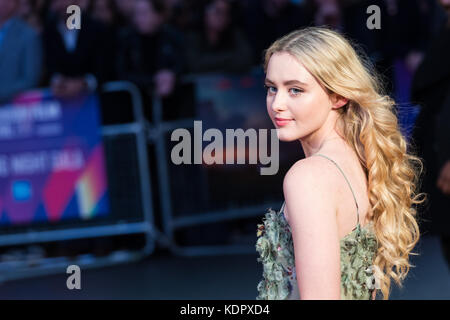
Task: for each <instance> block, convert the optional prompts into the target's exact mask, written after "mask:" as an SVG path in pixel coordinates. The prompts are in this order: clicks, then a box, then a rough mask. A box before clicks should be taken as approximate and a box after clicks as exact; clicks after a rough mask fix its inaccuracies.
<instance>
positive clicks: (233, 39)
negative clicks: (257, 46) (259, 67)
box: [186, 29, 252, 73]
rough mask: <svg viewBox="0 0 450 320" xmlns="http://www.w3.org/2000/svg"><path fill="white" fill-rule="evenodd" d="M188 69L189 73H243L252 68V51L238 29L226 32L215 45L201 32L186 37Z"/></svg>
mask: <svg viewBox="0 0 450 320" xmlns="http://www.w3.org/2000/svg"><path fill="white" fill-rule="evenodd" d="M186 42H187V44H188V45H187V48H186V50H187V59H188V69H189V72H191V73H205V72H245V71H248V70H249V69H250V67H251V66H252V51H251V47H250V46H249V44H248V42H247V40H246V38H245V37H244V35H243V34H242V33H241V32H240V31H239V30H238V29H231V30H229V31H226V32H225V34H224V35H223V36H222V39H221V41H220V42H219V43H218V44H217V45H211V44H209V43H208V41H207V40H206V37H205V36H204V34H203V33H201V32H195V33H194V32H191V33H190V34H189V35H188V36H187V40H186Z"/></svg>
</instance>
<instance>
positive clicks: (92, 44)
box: [43, 15, 112, 85]
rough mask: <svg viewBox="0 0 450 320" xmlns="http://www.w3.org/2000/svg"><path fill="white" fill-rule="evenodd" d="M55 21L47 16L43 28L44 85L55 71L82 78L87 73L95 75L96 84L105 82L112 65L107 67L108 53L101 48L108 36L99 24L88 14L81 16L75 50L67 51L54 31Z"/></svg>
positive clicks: (52, 17)
mask: <svg viewBox="0 0 450 320" xmlns="http://www.w3.org/2000/svg"><path fill="white" fill-rule="evenodd" d="M58 23H59V21H58V19H57V18H56V17H54V16H50V17H49V18H48V20H47V21H46V23H45V26H44V30H43V39H44V49H45V67H46V78H45V80H46V81H45V82H46V84H49V82H50V80H51V78H52V76H54V75H55V74H61V75H63V76H66V77H84V76H86V75H88V74H90V75H93V76H95V78H96V80H97V84H98V85H100V84H102V83H103V82H105V81H106V80H107V78H108V76H107V75H108V72H109V71H108V70H110V69H111V68H112V66H108V61H109V60H108V59H107V55H108V54H109V53H108V52H107V50H105V48H109V46H108V45H106V41H107V39H108V38H107V37H106V36H105V29H104V28H103V26H102V25H101V24H100V23H98V22H96V21H94V20H92V19H91V18H90V17H89V16H88V15H83V18H82V22H81V29H80V30H79V34H78V39H77V42H76V47H75V50H74V51H73V52H69V51H68V50H67V49H66V47H65V45H64V40H63V37H62V35H61V33H60V32H59V30H58Z"/></svg>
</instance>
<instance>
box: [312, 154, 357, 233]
mask: <svg viewBox="0 0 450 320" xmlns="http://www.w3.org/2000/svg"><path fill="white" fill-rule="evenodd" d="M313 156H322V157H324V158H327V159H328V160H330V161H331V162H333V163H334V164H335V165H336V167H337V168H338V169H339V171H341V173H342V175H343V176H344V178H345V181H347V184H348V186H349V187H350V191H351V192H352V195H353V199H355V204H356V218H357V225H359V207H358V202H357V201H356V197H355V193H354V192H353V189H352V186H351V184H350V182H349V181H348V179H347V177H346V176H345V174H344V171H342V169H341V168H340V167H339V165H338V164H337V163H336V162H335V161H334V160H333V159H330V158H328V157H327V156H326V155H323V154H321V153H316V154H313Z"/></svg>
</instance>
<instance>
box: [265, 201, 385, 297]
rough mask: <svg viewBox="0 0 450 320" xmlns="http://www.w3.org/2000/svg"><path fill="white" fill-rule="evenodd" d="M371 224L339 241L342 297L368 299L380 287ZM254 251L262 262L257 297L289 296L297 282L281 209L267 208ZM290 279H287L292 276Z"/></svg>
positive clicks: (374, 239) (287, 232) (292, 252)
mask: <svg viewBox="0 0 450 320" xmlns="http://www.w3.org/2000/svg"><path fill="white" fill-rule="evenodd" d="M371 226H372V224H371V223H370V224H368V225H367V226H365V227H361V226H360V224H359V223H358V225H357V227H356V228H355V229H354V230H353V231H352V232H350V233H349V234H348V235H346V236H345V237H344V238H343V239H341V242H340V250H341V299H366V300H368V299H370V298H371V295H372V292H373V290H374V289H375V288H379V286H378V283H376V281H375V280H376V279H375V276H374V273H373V259H374V258H375V254H376V250H377V247H378V245H377V240H376V237H375V235H374V233H373V231H372V229H369V227H371ZM257 227H258V229H257V233H256V235H257V238H258V239H257V242H256V251H257V252H258V253H259V258H258V259H257V261H258V262H262V264H263V279H262V280H261V281H260V282H259V284H258V286H257V290H258V293H259V295H258V297H257V298H256V299H257V300H284V299H288V298H289V294H290V293H291V291H292V290H294V289H297V288H293V285H292V282H294V283H296V274H295V258H294V246H293V241H292V234H291V231H290V227H289V224H288V222H287V221H286V219H285V218H284V215H283V214H282V212H281V211H280V212H276V211H274V210H272V209H268V212H267V213H266V214H265V217H264V218H263V224H258V226H257ZM293 278H295V279H294V280H293V281H289V279H291V280H292V279H293Z"/></svg>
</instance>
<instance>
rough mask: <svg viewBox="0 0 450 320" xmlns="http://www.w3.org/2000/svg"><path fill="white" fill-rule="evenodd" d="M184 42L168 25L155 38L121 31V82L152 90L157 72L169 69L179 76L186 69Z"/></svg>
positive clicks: (119, 74)
mask: <svg viewBox="0 0 450 320" xmlns="http://www.w3.org/2000/svg"><path fill="white" fill-rule="evenodd" d="M181 48H182V39H181V37H180V36H179V35H178V33H177V32H176V31H175V30H174V29H172V28H171V27H169V26H168V25H164V26H163V27H161V29H160V30H159V31H158V32H157V33H155V34H152V35H143V34H139V33H138V32H137V31H136V30H135V29H134V28H126V29H123V30H121V32H120V35H119V52H118V55H117V61H116V68H117V75H118V77H119V79H122V80H128V81H131V82H133V83H135V84H136V85H137V86H139V87H141V88H143V89H148V88H151V87H153V85H154V80H153V79H154V75H155V73H156V72H157V71H159V70H163V69H168V70H171V71H173V72H174V73H175V74H177V75H179V74H180V73H181V72H183V70H184V68H185V58H184V55H183V50H182V49H181Z"/></svg>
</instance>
